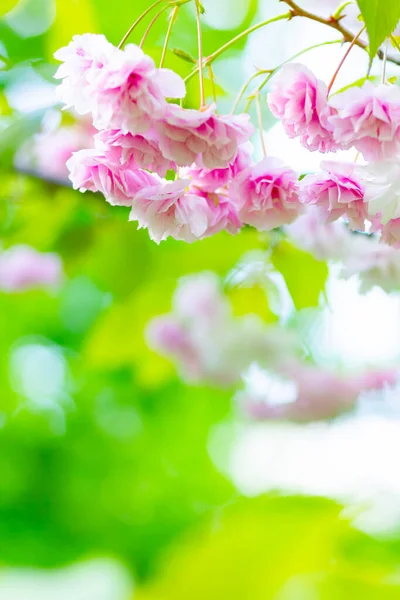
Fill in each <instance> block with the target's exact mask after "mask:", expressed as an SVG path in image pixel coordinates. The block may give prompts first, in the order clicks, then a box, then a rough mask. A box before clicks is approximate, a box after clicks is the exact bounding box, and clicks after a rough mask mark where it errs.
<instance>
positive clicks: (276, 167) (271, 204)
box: [229, 158, 302, 230]
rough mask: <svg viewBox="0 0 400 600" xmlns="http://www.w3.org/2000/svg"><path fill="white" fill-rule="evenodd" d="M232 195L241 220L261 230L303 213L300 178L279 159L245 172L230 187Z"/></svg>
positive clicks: (269, 160) (283, 222)
mask: <svg viewBox="0 0 400 600" xmlns="http://www.w3.org/2000/svg"><path fill="white" fill-rule="evenodd" d="M229 195H230V198H231V199H232V202H233V204H234V205H235V207H236V209H237V212H238V217H239V219H240V220H241V221H242V222H243V223H246V224H248V225H253V226H254V227H256V228H257V229H259V230H269V229H273V228H274V227H280V226H281V225H285V224H288V223H291V222H292V221H294V220H295V219H296V218H297V217H298V216H299V214H300V212H301V210H302V206H301V204H300V202H299V196H298V182H297V175H296V173H295V172H294V171H292V169H289V168H288V167H285V166H284V165H283V162H282V161H280V160H279V159H277V158H265V159H264V160H263V161H262V162H260V163H258V164H257V165H254V166H252V167H248V168H246V169H244V170H243V171H242V172H241V173H239V175H237V176H236V177H235V179H234V180H233V181H232V183H231V184H230V186H229Z"/></svg>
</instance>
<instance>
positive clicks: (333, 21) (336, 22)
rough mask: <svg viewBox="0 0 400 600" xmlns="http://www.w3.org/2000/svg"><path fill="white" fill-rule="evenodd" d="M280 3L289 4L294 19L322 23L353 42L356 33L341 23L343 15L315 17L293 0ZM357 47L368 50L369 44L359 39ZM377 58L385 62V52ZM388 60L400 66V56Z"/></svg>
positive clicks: (345, 39)
mask: <svg viewBox="0 0 400 600" xmlns="http://www.w3.org/2000/svg"><path fill="white" fill-rule="evenodd" d="M280 2H284V3H285V4H287V5H288V6H289V7H290V9H291V14H292V18H293V17H304V18H306V19H310V20H311V21H316V22H317V23H322V25H327V26H328V27H331V28H332V29H336V31H339V33H341V34H342V36H343V40H344V41H345V42H352V41H353V39H354V33H352V32H351V31H349V30H348V29H346V28H345V27H343V25H342V24H341V22H340V21H341V19H342V18H343V15H340V16H339V17H334V16H330V17H328V18H325V17H320V16H319V15H314V13H311V12H309V11H308V10H305V9H304V8H301V6H299V5H298V4H296V2H293V0H280ZM355 45H356V46H358V47H359V48H362V49H363V50H366V49H367V48H368V44H366V43H365V42H363V41H362V40H360V39H358V40H357V41H356V42H355ZM377 56H378V57H379V58H380V59H381V60H383V58H384V52H382V50H381V49H379V50H378V52H377ZM387 60H388V61H389V62H391V63H394V64H396V65H400V56H399V57H398V58H397V57H396V56H393V55H388V57H387Z"/></svg>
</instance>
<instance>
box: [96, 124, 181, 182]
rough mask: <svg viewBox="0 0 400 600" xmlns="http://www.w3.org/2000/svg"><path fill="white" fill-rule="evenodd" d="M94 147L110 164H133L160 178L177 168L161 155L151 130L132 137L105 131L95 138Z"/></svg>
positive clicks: (119, 132) (111, 130)
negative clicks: (102, 153)
mask: <svg viewBox="0 0 400 600" xmlns="http://www.w3.org/2000/svg"><path fill="white" fill-rule="evenodd" d="M95 147H96V148H98V149H99V150H101V151H102V152H104V154H105V155H106V156H107V158H109V159H110V160H111V161H112V162H115V163H120V164H121V165H123V164H126V163H129V164H130V165H132V164H134V165H136V167H137V168H140V169H147V170H148V171H152V172H153V173H157V175H160V176H161V177H164V176H165V175H166V173H167V171H169V170H176V168H177V166H176V164H175V163H174V162H172V161H171V160H169V159H167V158H165V157H164V156H163V155H162V153H161V151H160V148H159V143H158V137H157V134H156V133H155V132H154V131H152V130H150V131H147V132H146V134H143V135H132V134H131V133H125V134H124V133H122V132H121V130H120V129H105V130H103V131H100V132H99V133H98V134H97V135H96V136H95Z"/></svg>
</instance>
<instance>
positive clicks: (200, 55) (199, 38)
mask: <svg viewBox="0 0 400 600" xmlns="http://www.w3.org/2000/svg"><path fill="white" fill-rule="evenodd" d="M195 4H196V23H197V46H198V59H199V66H198V70H199V83H200V108H203V106H204V104H205V94H204V73H203V41H202V35H201V19H200V4H199V2H198V0H195Z"/></svg>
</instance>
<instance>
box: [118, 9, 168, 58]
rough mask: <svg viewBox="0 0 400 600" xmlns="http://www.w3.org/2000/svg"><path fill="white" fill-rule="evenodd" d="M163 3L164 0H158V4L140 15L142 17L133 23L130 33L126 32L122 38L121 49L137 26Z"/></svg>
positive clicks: (119, 46) (119, 45)
mask: <svg viewBox="0 0 400 600" xmlns="http://www.w3.org/2000/svg"><path fill="white" fill-rule="evenodd" d="M161 2H164V0H156V2H154V3H153V4H152V5H151V6H149V8H146V10H145V11H144V13H142V14H141V15H140V17H138V18H137V19H136V21H135V22H134V23H132V25H131V26H130V27H129V29H128V31H127V32H126V34H125V35H124V37H123V38H122V40H121V41H120V43H119V44H118V48H119V49H120V48H122V46H123V45H124V44H125V42H126V40H127V39H128V37H129V36H130V35H131V33H132V31H133V30H134V29H135V27H136V25H139V23H140V22H141V21H142V20H143V19H144V18H145V16H146V15H148V14H149V12H150V11H152V10H153V8H155V7H156V6H158V5H159V4H161Z"/></svg>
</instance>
